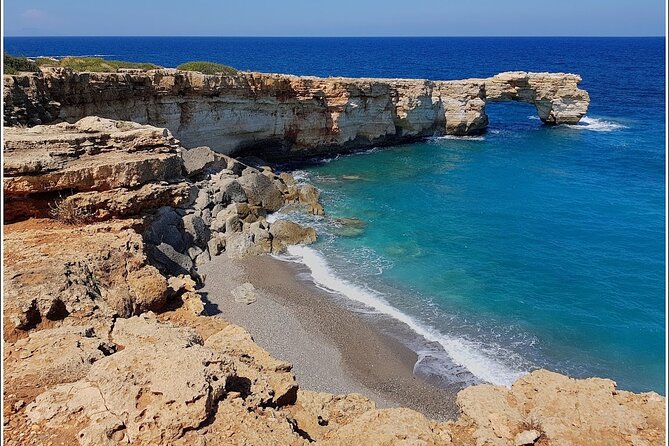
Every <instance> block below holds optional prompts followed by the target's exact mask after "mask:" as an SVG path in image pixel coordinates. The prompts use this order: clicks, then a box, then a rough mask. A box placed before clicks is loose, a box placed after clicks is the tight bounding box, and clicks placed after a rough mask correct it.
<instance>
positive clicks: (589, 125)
mask: <svg viewBox="0 0 669 446" xmlns="http://www.w3.org/2000/svg"><path fill="white" fill-rule="evenodd" d="M562 126H563V127H568V128H570V129H577V130H590V131H592V132H612V131H614V130H619V129H625V128H627V126H625V125H623V124H620V123H617V122H613V121H606V120H604V119H598V118H591V117H589V116H584V117H583V118H581V121H580V122H579V123H578V124H563V125H562Z"/></svg>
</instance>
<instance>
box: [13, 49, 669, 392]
mask: <svg viewBox="0 0 669 446" xmlns="http://www.w3.org/2000/svg"><path fill="white" fill-rule="evenodd" d="M4 43H5V50H6V51H8V52H10V53H14V54H23V55H27V56H63V55H92V54H97V55H105V56H106V57H109V58H116V59H123V60H131V61H147V62H153V63H157V64H161V65H163V66H176V65H178V64H180V63H182V62H185V61H187V60H212V61H216V62H221V63H227V64H230V65H232V66H235V67H237V68H240V69H248V70H258V71H269V72H287V73H294V74H305V75H307V74H308V75H318V76H330V75H339V76H370V77H374V76H375V77H404V78H427V79H458V78H466V77H482V76H491V75H494V74H496V73H498V72H501V71H505V70H528V71H562V72H574V73H578V74H580V75H581V76H582V77H583V83H582V84H581V86H582V87H583V88H585V89H587V90H588V91H589V92H590V95H591V99H592V102H591V105H590V110H589V112H588V116H587V117H586V119H585V120H584V122H583V124H582V125H580V126H577V127H568V126H559V127H546V126H543V125H542V124H541V122H540V121H539V120H538V119H536V113H535V110H534V109H533V108H532V107H531V106H529V105H527V104H491V105H489V106H488V114H489V116H490V122H491V125H490V129H489V131H488V132H487V133H486V134H485V135H483V136H482V137H478V138H472V139H447V138H444V139H435V140H430V141H424V142H422V143H419V144H412V145H406V146H402V147H395V148H386V149H383V150H372V151H370V152H366V153H361V154H356V155H351V156H342V157H338V158H336V159H332V160H327V162H322V163H316V164H314V165H311V166H308V167H306V168H302V169H303V175H304V176H305V177H306V178H307V179H308V180H310V181H312V182H313V183H314V184H316V185H317V186H318V187H319V188H320V189H321V190H322V191H323V201H324V204H325V209H326V213H327V215H326V218H324V219H319V220H316V221H312V223H314V224H316V225H317V227H318V230H319V236H320V239H319V241H318V243H317V244H316V245H314V246H313V250H311V249H306V250H305V249H303V250H299V249H298V250H297V251H294V252H293V254H295V255H298V256H299V257H301V258H302V260H304V261H305V262H306V263H307V264H309V265H310V267H311V268H312V271H313V277H314V279H315V280H316V281H317V282H319V283H321V284H322V285H323V286H326V287H328V288H331V289H332V288H335V289H337V290H338V291H340V292H342V293H344V294H346V295H347V296H348V297H349V298H350V299H352V300H358V301H360V302H363V303H364V304H365V307H366V308H368V309H369V308H370V307H371V308H372V309H373V311H374V312H377V313H384V314H386V315H389V316H391V317H393V318H395V319H400V320H402V321H404V322H405V323H407V324H408V325H409V326H411V327H413V329H414V331H415V336H414V338H411V337H407V336H406V333H405V334H404V335H405V336H404V338H405V340H406V341H407V342H408V343H409V344H410V345H411V347H412V348H414V349H415V350H416V351H418V352H419V354H420V358H421V360H420V362H419V364H418V366H417V367H416V371H417V373H419V374H431V375H433V376H437V377H443V378H444V379H445V380H447V381H457V382H460V381H462V382H477V381H482V380H484V381H491V382H499V383H508V382H510V381H511V380H513V379H514V378H515V377H516V376H518V375H519V374H520V373H523V372H526V371H528V370H531V369H532V368H535V367H547V368H549V369H552V370H557V371H561V372H567V373H569V374H571V375H574V376H580V377H585V376H603V377H610V378H613V379H615V380H616V381H617V382H618V383H619V385H620V387H622V388H624V389H631V390H635V391H645V390H656V391H658V392H661V393H663V394H664V393H665V391H666V389H665V386H664V380H665V378H664V377H665V354H664V352H665V346H664V338H665V329H664V327H665V279H664V268H665V265H664V258H665V252H664V240H665V223H664V221H665V206H664V201H665V189H664V188H665V170H664V169H665V168H664V166H665V149H664V144H665V136H666V128H665V124H664V122H665V110H666V104H665V99H666V92H665V88H664V82H665V69H664V67H665V59H664V54H665V47H664V39H663V38H218V37H216V38H214V37H212V38H192V37H182V38H177V37H96V38H85V37H54V38H44V37H34V38H5V39H4ZM293 217H294V218H296V217H295V216H293ZM302 218H303V217H302ZM337 218H356V219H359V220H360V221H359V222H355V224H353V225H350V224H349V225H348V226H347V227H342V226H341V225H340V224H339V223H338V222H337V221H336V219H337ZM349 223H350V222H349ZM358 310H359V308H358Z"/></svg>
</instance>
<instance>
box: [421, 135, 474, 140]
mask: <svg viewBox="0 0 669 446" xmlns="http://www.w3.org/2000/svg"><path fill="white" fill-rule="evenodd" d="M429 140H430V141H442V140H461V141H485V136H483V135H478V136H472V135H443V136H434V137H432V138H429Z"/></svg>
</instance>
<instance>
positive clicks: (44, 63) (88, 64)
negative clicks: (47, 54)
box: [35, 57, 162, 73]
mask: <svg viewBox="0 0 669 446" xmlns="http://www.w3.org/2000/svg"><path fill="white" fill-rule="evenodd" d="M35 63H36V64H37V65H39V66H40V67H64V68H71V69H73V70H74V71H92V72H103V73H115V72H117V71H118V70H119V69H120V68H134V69H140V70H154V69H157V68H162V67H161V66H159V65H154V64H152V63H137V62H126V61H123V60H106V59H103V58H101V57H63V58H62V59H50V58H40V59H37V60H36V61H35Z"/></svg>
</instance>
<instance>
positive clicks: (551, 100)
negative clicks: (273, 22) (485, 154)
mask: <svg viewBox="0 0 669 446" xmlns="http://www.w3.org/2000/svg"><path fill="white" fill-rule="evenodd" d="M579 81H580V77H578V76H576V75H571V74H563V73H550V74H549V73H525V72H510V73H502V74H500V75H497V76H494V77H492V78H488V79H466V80H455V81H429V80H407V79H351V78H317V77H298V76H289V75H280V74H262V73H248V72H240V73H238V74H236V75H229V76H223V75H204V74H200V73H196V72H184V71H177V70H167V69H162V70H152V71H146V72H141V71H131V72H124V73H75V72H72V71H68V70H66V69H54V68H49V69H44V71H43V73H40V74H30V75H28V74H23V75H15V76H6V79H5V86H4V100H5V104H7V106H6V108H5V117H4V119H5V125H13V124H16V123H24V124H34V123H46V122H51V121H52V120H54V119H56V118H60V119H64V120H67V121H70V122H74V121H76V120H78V119H80V118H82V117H84V116H87V115H98V116H104V117H107V118H112V119H120V120H128V121H135V122H139V123H142V124H151V125H156V126H160V127H167V128H168V129H170V130H171V131H172V132H173V133H174V134H175V135H176V137H178V138H179V139H180V140H182V141H183V142H184V144H185V145H186V146H188V147H195V146H202V145H204V146H208V147H211V148H213V149H215V150H216V151H219V152H223V153H228V154H230V153H244V152H248V151H252V152H254V153H255V154H260V155H261V156H263V157H266V158H272V157H275V158H281V157H283V158H285V157H302V156H309V155H314V154H318V153H323V152H337V151H345V150H352V149H358V148H364V147H371V146H375V145H389V144H396V143H399V142H406V141H412V140H415V139H417V138H421V137H426V136H434V135H444V134H454V135H466V134H472V133H477V132H481V131H483V130H484V129H485V128H486V126H487V123H488V117H487V115H486V113H485V104H486V101H499V100H520V101H524V102H530V103H532V104H535V105H536V107H537V111H538V113H539V117H540V118H541V119H543V120H544V122H547V123H551V124H560V123H574V122H577V121H578V120H579V119H580V118H581V117H583V115H584V114H585V112H586V110H587V108H588V104H589V97H588V94H587V92H585V91H583V90H580V89H578V87H577V84H578V82H579ZM27 110H30V111H31V113H28V114H27V113H26V111H27Z"/></svg>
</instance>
